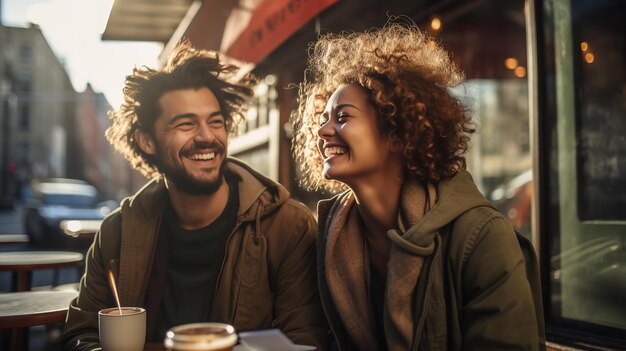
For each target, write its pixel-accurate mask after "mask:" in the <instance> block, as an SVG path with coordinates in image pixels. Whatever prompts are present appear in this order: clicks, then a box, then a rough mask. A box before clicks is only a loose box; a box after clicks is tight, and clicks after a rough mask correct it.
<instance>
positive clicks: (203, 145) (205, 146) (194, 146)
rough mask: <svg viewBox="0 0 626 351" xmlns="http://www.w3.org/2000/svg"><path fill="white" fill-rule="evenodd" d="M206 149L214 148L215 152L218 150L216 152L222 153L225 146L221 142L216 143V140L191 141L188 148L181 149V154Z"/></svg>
mask: <svg viewBox="0 0 626 351" xmlns="http://www.w3.org/2000/svg"><path fill="white" fill-rule="evenodd" d="M207 149H209V150H214V151H215V152H218V153H224V150H225V147H224V145H222V144H221V143H217V142H214V143H193V144H192V145H191V146H189V147H188V148H185V149H183V154H185V155H189V154H194V153H197V152H200V151H206V150H207Z"/></svg>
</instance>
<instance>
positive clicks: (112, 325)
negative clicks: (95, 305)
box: [98, 307, 146, 351]
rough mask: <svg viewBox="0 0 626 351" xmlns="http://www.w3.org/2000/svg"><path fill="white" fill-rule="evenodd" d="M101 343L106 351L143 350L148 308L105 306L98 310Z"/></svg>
mask: <svg viewBox="0 0 626 351" xmlns="http://www.w3.org/2000/svg"><path fill="white" fill-rule="evenodd" d="M98 325H99V331H100V345H101V346H102V350H104V351H109V350H111V351H141V350H143V347H144V344H145V342H146V310H145V309H143V308H141V307H122V314H121V315H120V310H119V308H117V307H112V308H105V309H103V310H100V312H98Z"/></svg>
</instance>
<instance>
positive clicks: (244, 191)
mask: <svg viewBox="0 0 626 351" xmlns="http://www.w3.org/2000/svg"><path fill="white" fill-rule="evenodd" d="M224 166H225V167H227V169H228V170H229V171H231V172H232V173H233V174H234V175H235V176H236V178H237V179H238V180H239V210H238V213H237V216H238V218H239V220H242V221H248V220H253V219H255V218H257V217H258V216H259V215H260V216H264V215H265V214H267V213H270V212H272V211H273V210H274V209H276V208H277V207H279V206H280V205H281V204H283V203H284V202H285V201H287V200H288V199H289V198H290V196H291V195H290V193H289V191H287V189H285V187H283V186H282V185H280V184H279V183H277V182H275V181H273V180H272V179H270V178H268V177H266V176H264V175H262V174H261V173H259V172H257V171H256V170H254V169H253V168H252V167H250V166H248V165H247V164H246V163H244V162H243V161H240V160H238V159H236V158H233V157H227V158H226V161H225V163H224ZM167 198H168V197H167V189H166V187H165V183H164V182H163V181H162V180H160V181H157V180H151V181H149V182H148V183H147V184H146V185H144V186H143V187H142V188H141V189H140V190H139V191H137V193H136V194H135V195H133V196H132V197H130V198H127V199H125V200H124V201H123V202H122V206H120V208H121V207H123V206H129V207H131V208H135V209H136V210H138V211H139V212H141V214H143V216H144V217H150V216H153V215H154V213H156V212H154V211H156V210H158V209H160V208H163V207H162V206H163V201H166V200H167ZM259 211H260V213H259Z"/></svg>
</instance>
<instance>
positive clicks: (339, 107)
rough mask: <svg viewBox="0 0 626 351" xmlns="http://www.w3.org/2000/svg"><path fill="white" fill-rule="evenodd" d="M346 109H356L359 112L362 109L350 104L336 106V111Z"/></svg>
mask: <svg viewBox="0 0 626 351" xmlns="http://www.w3.org/2000/svg"><path fill="white" fill-rule="evenodd" d="M344 107H353V108H355V109H357V110H359V111H360V110H361V109H360V108H358V107H356V106H355V105H353V104H349V103H344V104H338V105H337V106H335V110H341V109H342V108H344Z"/></svg>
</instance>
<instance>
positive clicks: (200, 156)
mask: <svg viewBox="0 0 626 351" xmlns="http://www.w3.org/2000/svg"><path fill="white" fill-rule="evenodd" d="M189 158H190V159H192V160H196V161H201V160H202V161H205V160H212V159H214V158H215V152H209V153H208V154H193V155H191V156H189Z"/></svg>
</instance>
